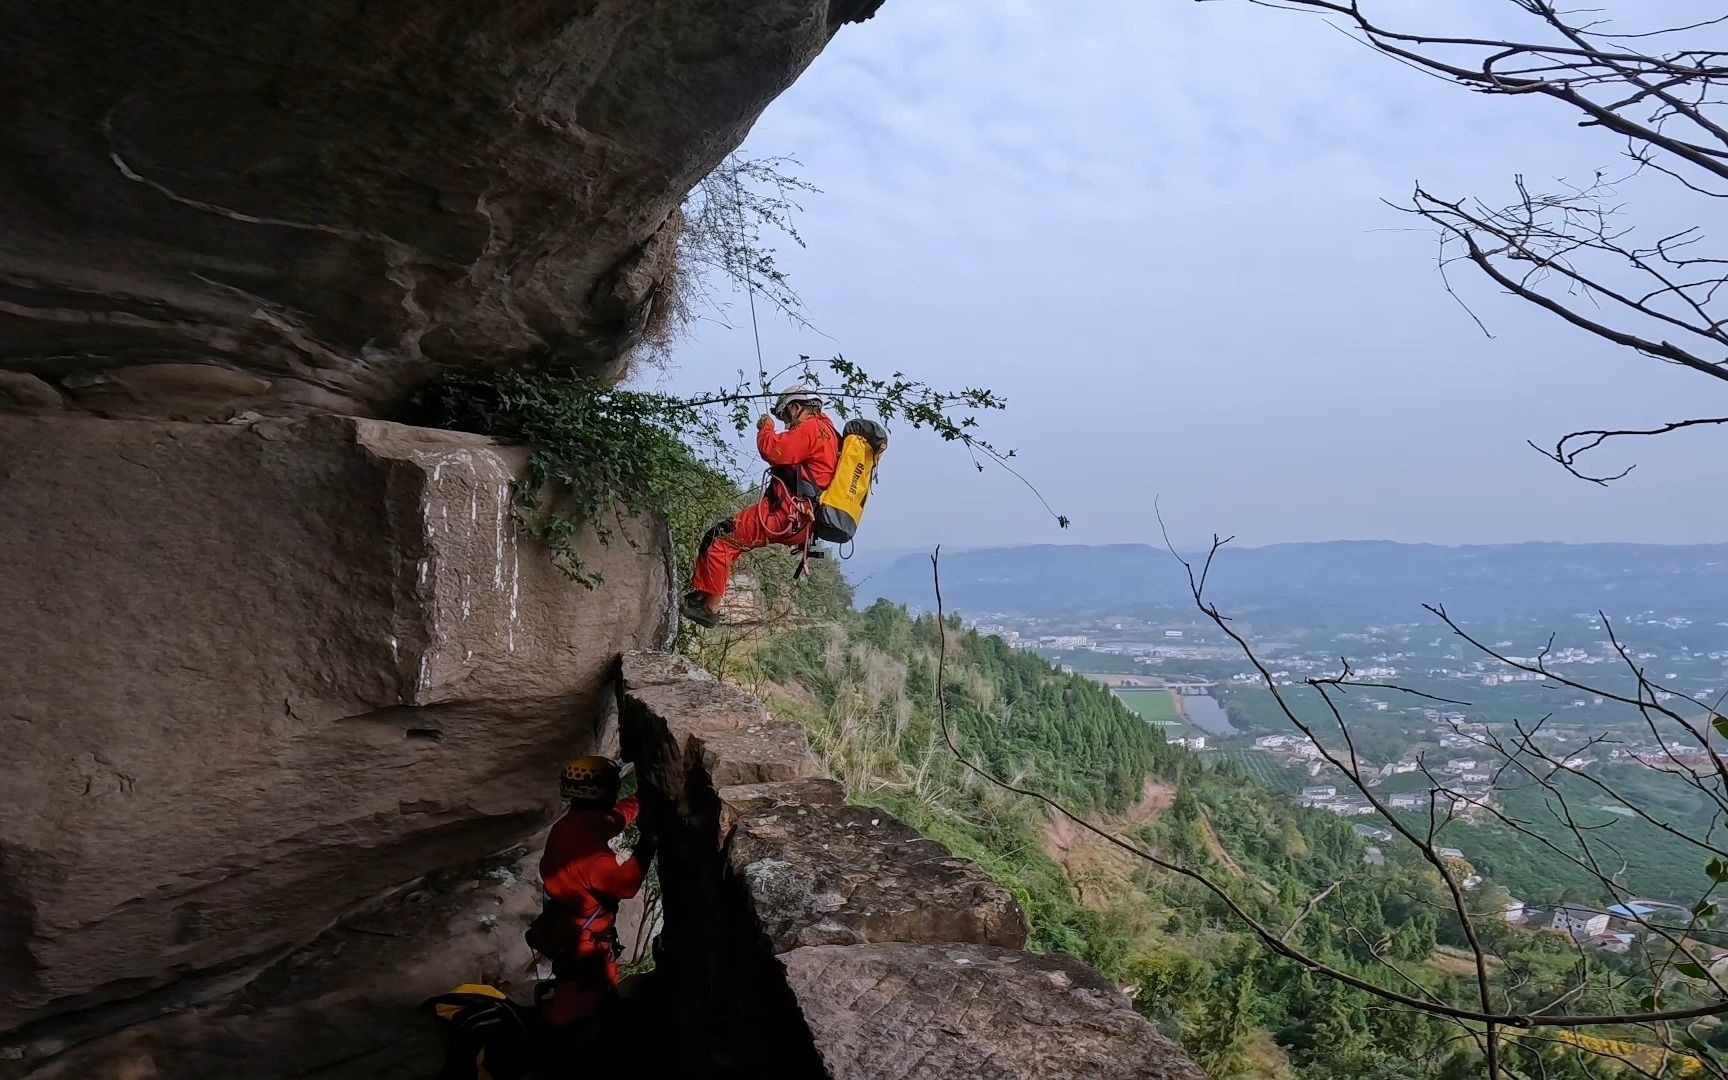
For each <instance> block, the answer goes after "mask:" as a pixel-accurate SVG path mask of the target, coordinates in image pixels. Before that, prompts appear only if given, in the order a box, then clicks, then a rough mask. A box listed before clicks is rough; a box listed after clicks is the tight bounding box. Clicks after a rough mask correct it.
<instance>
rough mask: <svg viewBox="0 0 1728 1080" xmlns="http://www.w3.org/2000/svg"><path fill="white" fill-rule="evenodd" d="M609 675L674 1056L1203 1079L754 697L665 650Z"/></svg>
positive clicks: (727, 1062) (996, 1073) (879, 1072)
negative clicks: (855, 801) (645, 860)
mask: <svg viewBox="0 0 1728 1080" xmlns="http://www.w3.org/2000/svg"><path fill="white" fill-rule="evenodd" d="M619 688H620V689H619V694H620V716H619V724H620V740H621V745H622V747H623V751H624V753H625V755H626V756H628V757H630V758H631V760H633V761H635V762H637V764H638V767H639V768H640V769H641V775H642V784H643V786H642V794H643V811H642V812H643V819H644V821H645V822H647V828H648V829H649V830H650V831H652V832H653V833H654V834H655V835H656V836H658V837H659V840H660V849H659V850H660V881H661V885H662V888H663V890H664V902H665V910H666V929H665V933H664V934H663V936H662V938H661V943H662V945H663V946H664V951H663V961H664V962H663V963H662V965H661V967H660V969H659V971H658V972H657V977H658V978H660V979H662V980H664V983H665V985H664V986H663V988H662V994H663V995H664V996H663V999H662V1001H661V1005H660V1007H661V1008H662V1010H663V1013H664V1024H665V1025H666V1026H667V1027H669V1028H675V1029H676V1030H678V1031H680V1032H681V1033H682V1034H683V1035H684V1039H683V1040H682V1042H681V1043H680V1045H679V1046H678V1047H677V1048H675V1051H674V1052H675V1053H678V1054H679V1055H680V1057H679V1059H678V1060H677V1061H676V1062H675V1063H673V1062H667V1061H664V1060H663V1061H662V1062H661V1063H660V1064H661V1065H662V1066H663V1067H671V1068H676V1069H677V1070H679V1071H681V1072H682V1073H683V1074H685V1075H691V1076H703V1077H772V1078H776V1080H777V1078H781V1077H785V1078H799V1080H803V1078H810V1080H817V1078H823V1077H829V1078H835V1080H866V1078H868V1080H889V1078H892V1080H914V1078H929V1080H936V1078H944V1080H946V1078H950V1077H953V1078H961V1080H967V1078H984V1077H990V1078H1002V1080H1018V1078H1028V1080H1029V1078H1033V1077H1036V1078H1040V1080H1079V1078H1093V1077H1097V1078H1108V1080H1117V1078H1121V1080H1128V1078H1140V1080H1205V1074H1204V1073H1203V1072H1202V1071H1201V1070H1200V1069H1199V1068H1197V1067H1196V1066H1194V1065H1193V1063H1192V1062H1191V1061H1190V1060H1189V1059H1188V1058H1187V1057H1186V1055H1184V1054H1183V1052H1182V1050H1181V1048H1180V1047H1177V1046H1176V1045H1174V1044H1173V1043H1171V1042H1169V1041H1168V1040H1167V1039H1164V1038H1163V1037H1161V1036H1160V1035H1158V1034H1157V1032H1156V1031H1154V1030H1153V1028H1152V1027H1151V1025H1150V1024H1148V1023H1147V1022H1146V1021H1145V1020H1144V1019H1142V1018H1141V1017H1139V1016H1138V1015H1137V1014H1135V1012H1134V1011H1133V1010H1132V1009H1131V1008H1130V1007H1129V1005H1128V1002H1127V1001H1126V1000H1125V999H1124V998H1123V997H1122V995H1121V993H1120V992H1118V991H1117V989H1116V988H1115V987H1114V986H1112V985H1110V984H1109V983H1108V982H1107V981H1106V980H1104V979H1103V978H1102V977H1101V976H1099V975H1098V974H1097V973H1096V972H1094V971H1092V970H1091V969H1090V968H1087V967H1086V966H1085V965H1083V964H1081V963H1079V962H1078V961H1076V960H1074V959H1073V958H1071V957H1067V956H1060V955H1051V956H1033V955H1030V954H1027V953H1024V952H1021V951H1019V947H1020V946H1021V945H1023V944H1024V942H1025V940H1026V932H1027V927H1026V920H1025V916H1024V914H1023V913H1022V912H1021V911H1020V909H1019V907H1018V906H1017V905H1016V904H1015V903H1014V900H1013V898H1012V896H1011V895H1010V894H1009V893H1008V892H1007V891H1006V890H1004V889H1002V888H1001V887H999V886H997V885H996V884H995V883H994V882H992V881H991V880H990V879H989V877H988V876H987V875H985V874H984V872H983V871H982V870H980V869H979V868H978V867H977V866H976V865H974V864H972V863H970V862H968V861H966V860H964V859H958V858H955V857H954V856H953V855H952V854H951V853H950V852H949V851H948V850H947V849H946V848H944V847H943V846H942V845H940V844H938V843H936V842H934V841H932V840H928V839H925V838H924V837H922V836H920V835H919V834H918V833H917V832H915V831H914V830H912V829H910V828H908V827H907V826H906V825H904V824H902V823H901V822H899V821H897V820H895V819H894V818H892V817H890V816H889V815H887V814H885V813H883V812H882V811H879V810H873V809H870V808H867V807H849V806H844V805H841V803H842V801H843V799H842V796H843V791H842V790H841V788H840V786H839V785H838V784H836V783H834V782H833V781H831V780H824V779H821V778H819V777H817V776H816V775H815V762H814V761H813V760H811V757H810V754H809V752H808V748H807V747H806V746H805V745H804V742H803V733H802V730H801V729H799V728H798V726H797V725H794V724H781V723H772V722H766V723H765V722H757V721H755V716H756V713H755V709H758V708H760V705H759V703H757V704H754V705H752V703H754V702H755V699H754V698H750V697H749V696H748V695H744V694H742V693H741V692H740V691H738V690H736V689H733V688H731V687H728V686H724V685H722V684H720V683H718V682H716V681H715V680H714V679H712V678H711V677H709V676H707V675H706V674H703V673H701V672H699V671H697V670H696V669H695V668H694V667H693V666H691V665H689V664H688V663H687V662H685V661H681V660H676V659H673V658H669V657H664V656H654V655H627V656H625V657H624V659H623V662H622V665H621V674H620V678H619ZM800 770H802V771H800ZM765 771H776V773H777V775H775V776H771V777H768V776H765V777H763V778H762V779H761V780H760V781H757V782H753V783H738V784H731V785H728V784H726V783H724V781H725V780H726V779H727V778H730V777H733V776H736V775H739V774H744V775H751V776H754V775H757V774H760V773H762V772H765ZM780 771H784V772H787V773H796V774H797V775H785V776H781V775H778V772H780Z"/></svg>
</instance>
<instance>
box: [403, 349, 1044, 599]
mask: <svg viewBox="0 0 1728 1080" xmlns="http://www.w3.org/2000/svg"><path fill="white" fill-rule="evenodd" d="M792 372H797V373H798V377H799V378H800V379H801V380H802V382H803V384H804V385H807V386H810V387H812V388H813V389H815V390H816V392H817V393H819V394H821V395H822V397H823V398H824V399H825V400H826V401H827V402H828V403H829V404H830V405H831V406H832V407H833V408H834V410H835V411H836V412H837V413H839V414H841V415H842V416H846V415H851V414H855V413H863V412H869V413H873V414H874V415H875V416H877V417H879V418H880V419H881V420H882V421H883V422H884V423H894V422H899V423H901V424H903V425H904V426H906V427H909V428H911V429H913V430H928V431H930V432H932V433H934V434H935V435H936V436H937V437H938V438H940V439H942V440H943V441H944V442H957V443H959V444H961V445H962V446H964V447H965V448H966V450H967V451H968V453H969V454H970V455H971V456H972V461H973V464H974V465H976V466H977V468H978V469H979V470H980V471H982V470H983V469H984V467H985V464H986V463H987V462H988V463H993V464H995V465H997V466H999V467H1001V468H1003V469H1005V470H1006V471H1008V472H1009V473H1010V474H1011V475H1013V476H1014V477H1016V478H1017V479H1019V480H1020V482H1021V483H1022V484H1025V485H1026V487H1027V489H1028V490H1030V491H1031V492H1032V493H1033V495H1034V496H1036V497H1037V498H1038V499H1039V501H1040V502H1041V503H1043V505H1044V507H1045V509H1046V510H1050V506H1049V503H1048V502H1046V501H1045V500H1044V498H1043V496H1042V495H1041V494H1040V493H1039V492H1038V489H1037V488H1036V487H1035V486H1033V485H1032V484H1031V482H1030V481H1028V480H1027V479H1026V478H1025V477H1024V476H1022V475H1021V474H1020V473H1019V472H1018V471H1017V470H1015V469H1014V468H1013V466H1012V465H1010V464H1009V461H1010V459H1012V458H1013V457H1014V456H1015V453H1014V451H1013V450H1011V449H1010V450H1003V449H998V448H997V447H996V446H995V445H994V444H992V443H991V442H989V441H988V440H986V439H984V438H983V437H982V436H981V435H980V434H979V429H980V420H979V417H980V415H981V414H982V413H985V412H991V411H999V410H1001V409H1002V408H1004V407H1005V405H1006V403H1005V402H1004V401H1003V400H1002V399H1001V398H1000V397H999V396H998V395H996V394H995V393H994V392H993V391H990V390H985V389H978V388H972V387H967V388H963V389H960V390H953V391H949V390H940V389H937V388H936V387H933V386H931V385H930V384H928V383H925V382H922V381H920V380H917V379H912V378H908V377H907V376H906V375H905V374H903V373H901V372H898V371H897V372H895V373H894V374H893V375H891V376H889V377H887V378H877V377H875V376H872V375H871V374H869V373H868V372H866V371H865V370H864V369H863V368H861V367H859V366H858V365H856V364H854V363H852V362H851V361H849V360H846V359H844V358H842V357H834V358H833V359H830V360H813V359H811V358H810V357H807V356H805V357H800V358H799V360H798V362H797V363H796V364H793V365H790V366H789V367H787V368H785V369H782V370H781V371H780V372H778V373H776V374H775V375H774V376H773V378H774V379H780V378H782V377H785V376H787V375H788V374H790V373H792ZM824 376H825V377H824ZM775 396H776V395H775V394H774V393H773V392H771V391H764V390H762V389H760V388H759V387H758V386H757V385H756V384H755V383H754V382H753V381H751V380H750V379H748V378H747V377H746V376H744V375H743V374H742V373H740V375H739V380H738V382H737V383H736V384H735V385H733V386H731V387H722V388H720V389H718V390H716V391H714V392H712V393H708V394H702V395H698V396H695V397H689V398H685V397H679V396H676V395H672V394H664V393H656V392H651V391H642V390H626V389H620V388H617V387H608V386H604V385H601V384H597V383H595V382H592V381H590V380H587V379H584V378H581V377H577V376H573V375H571V374H570V373H569V372H567V371H563V370H531V371H504V372H489V373H484V374H476V375H463V376H457V377H453V378H451V379H448V380H446V381H445V382H442V383H439V384H437V385H435V386H434V387H432V388H430V389H429V390H428V391H426V392H425V393H424V394H423V395H422V398H421V406H422V408H423V409H424V410H425V411H427V412H428V413H429V414H430V419H431V421H432V422H433V423H436V424H437V425H438V426H440V427H450V428H458V429H462V430H468V431H477V432H480V433H482V434H486V435H491V436H494V437H497V438H501V439H507V440H511V441H517V442H523V443H526V444H528V445H529V446H530V447H531V448H532V449H531V453H530V454H529V458H528V475H527V477H526V479H525V481H524V482H523V483H522V484H521V485H519V487H518V490H517V496H516V506H515V513H516V518H517V521H518V524H519V525H520V526H521V527H522V528H523V529H524V530H525V531H527V532H528V533H529V535H531V536H533V537H535V538H537V539H539V540H541V541H543V542H544V543H545V544H546V545H547V547H548V548H550V549H551V553H552V559H553V562H554V563H555V564H556V565H557V566H558V567H559V568H560V569H561V570H563V571H564V573H565V574H566V575H568V576H569V577H570V578H571V579H572V580H573V581H577V582H579V583H581V584H583V585H585V586H587V587H589V588H593V587H594V586H596V585H598V584H600V581H601V579H600V576H599V574H597V573H595V572H593V571H591V570H589V569H588V568H587V567H586V566H585V565H584V563H583V561H582V558H581V556H580V554H579V553H578V541H579V540H580V538H581V537H582V536H583V534H584V532H585V531H592V532H593V534H594V535H595V537H596V538H597V539H598V540H599V541H600V542H601V543H603V544H604V543H610V541H611V539H612V537H613V528H612V523H613V521H614V520H615V518H616V517H617V515H619V514H620V513H632V514H662V515H664V516H665V517H666V519H667V523H668V525H669V527H670V529H671V533H672V541H673V544H674V548H675V550H676V551H677V552H678V553H679V555H680V557H681V560H683V561H684V562H685V564H686V565H687V564H688V560H689V558H690V557H691V555H692V554H693V553H694V551H695V549H696V545H697V542H698V539H699V537H700V536H701V534H702V531H703V530H704V529H705V528H706V527H707V526H708V525H710V524H712V523H713V522H714V521H715V520H716V519H718V518H720V517H723V516H725V515H727V514H729V513H730V512H731V511H732V510H734V509H735V508H736V507H737V506H738V504H739V503H740V502H741V501H742V500H743V498H744V497H745V496H744V493H745V490H746V489H747V488H748V487H749V486H750V485H751V480H750V479H749V477H748V474H747V473H746V471H745V468H744V466H743V465H742V464H741V462H740V461H739V456H738V453H737V449H736V447H737V437H738V436H740V435H743V434H745V433H746V432H748V431H749V430H750V429H751V427H752V426H753V425H754V423H755V414H756V413H757V412H758V411H761V410H762V409H763V407H764V406H765V405H766V404H767V403H769V402H771V401H772V400H773V398H774V397H775ZM1051 514H1052V516H1053V517H1055V518H1056V521H1057V524H1058V525H1059V526H1061V527H1063V528H1066V527H1067V525H1068V519H1067V518H1066V517H1064V516H1062V515H1059V514H1056V513H1055V512H1054V511H1051Z"/></svg>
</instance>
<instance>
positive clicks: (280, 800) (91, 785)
mask: <svg viewBox="0 0 1728 1080" xmlns="http://www.w3.org/2000/svg"><path fill="white" fill-rule="evenodd" d="M237 17H238V15H237ZM14 119H16V118H14ZM520 464H521V457H520V452H519V451H512V450H509V449H505V448H501V447H498V446H496V445H494V444H493V443H491V442H490V441H489V440H485V439H481V438H477V437H473V436H463V435H455V434H450V433H443V432H432V431H424V430H420V429H414V428H405V427H401V426H398V425H393V424H385V423H381V422H376V421H357V420H351V419H345V418H338V417H321V418H308V419H300V420H264V421H259V422H256V423H251V424H236V425H209V424H176V423H164V422H133V421H113V420H99V419H94V418H89V417H83V416H79V415H76V414H60V415H57V416H52V417H47V416H43V417H38V416H19V415H15V414H13V415H6V414H0V566H4V567H5V568H6V569H5V572H4V573H0V640H4V641H5V648H4V649H3V650H0V686H3V687H5V688H6V692H5V694H4V697H3V698H0V745H4V746H5V748H6V754H7V761H8V764H7V771H6V782H5V783H4V784H0V1031H5V1030H7V1029H10V1028H14V1027H16V1026H18V1025H19V1024H22V1023H25V1022H26V1021H31V1020H39V1019H41V1018H43V1017H46V1016H51V1015H53V1014H56V1013H61V1012H65V1011H67V1010H71V1009H76V1008H81V1007H86V1006H93V1005H97V1004H100V1003H102V1002H106V1001H111V1000H114V999H121V998H132V997H136V996H137V995H140V994H144V993H146V992H149V991H152V990H154V989H156V988H160V987H165V986H168V985H169V984H180V985H177V986H176V992H180V991H182V990H183V989H184V986H185V985H188V984H189V983H190V982H195V981H196V980H198V979H201V978H203V977H205V976H211V975H215V974H219V973H224V972H235V971H240V970H244V969H246V968H247V967H248V965H254V964H256V963H258V962H261V961H263V960H266V959H268V958H270V957H272V956H275V955H279V954H281V953H282V952H284V951H285V950H288V949H290V948H293V947H295V946H298V945H301V944H303V943H304V942H306V941H308V940H310V939H311V938H312V937H313V936H315V935H316V934H317V933H318V932H319V931H320V930H322V929H324V928H325V927H327V926H329V925H330V924H331V922H332V921H333V920H335V919H336V918H337V917H338V916H340V915H341V914H343V913H344V912H345V911H347V910H349V909H350V908H351V907H353V906H354V905H356V904H361V903H364V902H367V901H369V900H371V899H372V898H375V897H377V896H379V895H381V894H383V893H386V892H388V891H389V890H391V889H393V888H396V887H398V886H401V885H403V884H404V883H406V882H410V881H413V880H414V879H416V878H418V877H420V876H421V875H423V874H425V873H427V872H429V871H432V870H435V869H437V868H440V867H448V866H455V865H460V864H465V863H471V862H474V861H475V860H477V859H480V858H483V857H485V856H487V855H489V854H491V853H493V852H497V851H500V850H503V849H505V848H508V847H511V846H513V845H515V844H517V843H520V842H521V841H522V840H523V839H524V838H525V837H526V836H528V835H529V834H530V833H532V832H533V831H534V830H535V829H536V828H538V827H540V826H541V825H543V824H544V823H545V822H546V821H547V820H548V817H549V814H550V812H551V810H552V809H553V803H554V801H555V798H556V788H555V786H554V785H553V783H552V782H551V779H552V776H551V772H550V770H551V769H553V768H555V766H556V763H557V762H558V760H559V758H560V755H563V754H567V753H575V752H584V751H587V750H589V749H592V748H594V747H596V746H598V745H599V743H600V740H601V738H602V726H603V724H605V723H606V722H607V721H608V719H609V709H610V707H611V698H612V695H610V694H608V693H603V688H604V686H605V684H606V682H607V680H608V679H609V677H610V675H611V670H612V665H613V664H614V662H615V657H616V655H617V653H618V652H619V651H620V650H623V649H630V648H634V647H639V646H641V645H646V644H650V643H652V642H653V641H655V640H656V639H657V637H658V635H659V633H660V630H661V628H662V625H663V623H664V620H665V618H666V614H665V600H666V596H667V588H668V585H667V582H666V580H665V563H664V562H663V559H662V555H661V553H660V550H659V545H660V542H661V541H660V539H659V538H658V537H657V535H655V534H654V533H653V532H651V531H649V530H647V529H645V528H643V527H638V526H635V525H629V526H627V527H626V529H627V531H628V532H629V533H630V535H632V536H633V537H634V538H635V539H636V540H637V541H638V542H639V546H638V547H632V546H631V545H630V544H627V543H624V542H622V539H620V540H615V541H614V542H613V543H612V544H611V545H610V546H606V547H600V546H598V545H591V546H590V548H589V550H588V551H587V553H586V554H587V557H588V559H589V560H590V561H591V562H592V564H593V566H594V567H595V568H596V569H599V570H601V571H603V572H604V574H605V576H606V582H607V584H606V587H605V588H603V589H601V590H596V591H592V592H590V591H588V590H585V589H583V588H581V587H579V586H576V585H572V584H570V583H569V582H567V581H565V580H564V579H563V578H562V576H561V575H559V573H558V572H557V571H556V570H555V569H554V568H553V567H552V566H551V565H550V563H549V561H548V560H547V558H546V556H545V553H544V552H543V551H542V550H540V549H539V548H538V547H536V546H533V545H531V544H530V543H529V542H528V541H526V540H521V541H519V540H518V539H517V537H516V535H515V533H514V531H513V527H512V524H511V519H510V514H509V506H508V502H509V500H510V498H511V477H512V475H513V474H514V472H515V470H516V469H517V468H519V466H520Z"/></svg>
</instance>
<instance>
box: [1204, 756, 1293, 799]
mask: <svg viewBox="0 0 1728 1080" xmlns="http://www.w3.org/2000/svg"><path fill="white" fill-rule="evenodd" d="M1224 756H1225V758H1226V759H1228V760H1229V761H1231V762H1233V763H1234V764H1235V765H1236V767H1237V768H1239V769H1241V770H1242V771H1243V772H1245V773H1247V774H1248V775H1249V776H1251V777H1253V778H1254V780H1255V781H1256V782H1257V783H1259V784H1260V785H1261V786H1262V787H1267V788H1270V789H1272V790H1273V791H1283V792H1286V793H1293V792H1296V791H1299V790H1301V788H1302V785H1303V784H1304V783H1305V782H1306V780H1305V778H1304V776H1303V774H1302V770H1300V769H1287V768H1285V767H1284V766H1283V765H1281V764H1279V762H1278V759H1277V758H1275V757H1273V756H1272V755H1271V754H1268V753H1266V751H1264V750H1248V749H1242V750H1230V751H1228V752H1226V753H1225V755H1224Z"/></svg>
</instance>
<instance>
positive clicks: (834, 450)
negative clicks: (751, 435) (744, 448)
mask: <svg viewBox="0 0 1728 1080" xmlns="http://www.w3.org/2000/svg"><path fill="white" fill-rule="evenodd" d="M756 451H757V453H759V454H761V455H762V460H763V461H766V462H767V463H768V464H769V465H770V466H772V467H773V471H774V474H775V475H776V476H779V477H780V478H781V479H782V480H783V481H785V483H786V486H787V487H789V488H791V489H792V490H793V491H794V492H796V491H797V490H798V486H797V484H795V483H793V475H797V476H799V477H801V478H802V479H804V480H806V481H808V482H809V483H810V484H811V485H813V486H814V487H815V488H816V490H817V491H821V490H822V489H823V488H826V487H827V486H828V485H829V484H831V483H833V482H834V466H835V465H837V464H838V463H839V461H840V434H839V432H837V431H835V430H834V421H832V420H830V419H828V414H827V413H820V412H819V413H817V414H816V415H815V416H811V417H808V418H806V419H804V420H803V421H800V422H799V423H798V425H797V426H796V427H790V428H787V429H786V430H785V431H775V430H774V425H772V424H763V425H762V426H761V427H758V428H757V429H756Z"/></svg>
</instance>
